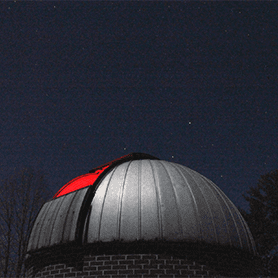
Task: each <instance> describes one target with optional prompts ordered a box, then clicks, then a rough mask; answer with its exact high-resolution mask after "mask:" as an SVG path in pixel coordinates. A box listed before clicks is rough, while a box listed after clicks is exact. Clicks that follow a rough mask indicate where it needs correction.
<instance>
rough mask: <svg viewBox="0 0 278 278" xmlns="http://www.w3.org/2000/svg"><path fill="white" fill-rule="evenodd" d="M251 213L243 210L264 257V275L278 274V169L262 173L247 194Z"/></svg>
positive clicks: (246, 198)
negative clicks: (255, 184)
mask: <svg viewBox="0 0 278 278" xmlns="http://www.w3.org/2000/svg"><path fill="white" fill-rule="evenodd" d="M243 197H244V198H245V200H247V201H248V202H249V206H250V213H247V212H245V211H243V210H241V212H242V214H243V216H244V218H245V219H246V221H247V223H248V226H249V228H250V230H251V232H252V235H253V237H254V240H255V242H256V246H257V251H258V253H259V255H260V256H261V258H262V262H263V266H264V273H263V275H275V276H276V275H278V170H275V171H272V172H270V173H267V174H265V175H262V176H261V178H260V179H259V181H258V184H257V186H256V187H251V188H250V190H249V191H247V195H245V194H244V195H243Z"/></svg>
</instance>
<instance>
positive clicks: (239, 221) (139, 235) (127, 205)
mask: <svg viewBox="0 0 278 278" xmlns="http://www.w3.org/2000/svg"><path fill="white" fill-rule="evenodd" d="M87 222H88V223H87V224H88V225H87V229H88V230H87V231H86V232H84V233H83V234H84V235H87V238H85V239H83V240H84V241H85V242H89V243H91V242H96V241H112V240H123V241H132V240H138V239H147V240H149V239H155V238H158V239H165V240H170V241H178V240H184V239H186V240H187V239H188V240H204V241H205V242H209V243H219V244H229V245H232V246H236V247H240V248H242V249H245V250H249V251H250V252H255V244H254V241H253V238H252V236H251V233H250V231H249V229H248V227H247V224H246V223H245V221H244V219H243V218H242V216H241V215H240V213H239V211H238V210H237V208H236V207H235V206H234V205H233V203H232V202H231V201H230V200H229V199H228V197H227V196H226V195H225V194H224V193H223V192H222V191H221V190H220V189H219V188H218V187H217V186H216V185H215V184H214V183H213V182H211V181H210V180H208V179H207V178H205V177H203V176H202V175H200V174H199V173H197V172H195V171H193V170H190V169H189V168H187V167H185V166H182V165H179V164H175V163H171V162H166V161H162V160H147V159H144V160H135V161H129V162H125V163H123V164H120V165H118V166H116V167H115V168H114V169H113V170H112V171H111V172H110V173H108V174H107V176H106V177H105V178H104V179H103V180H102V182H101V183H100V185H99V187H98V189H97V191H96V194H95V196H94V198H93V200H92V202H91V213H90V214H89V216H88V219H87Z"/></svg>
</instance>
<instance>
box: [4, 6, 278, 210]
mask: <svg viewBox="0 0 278 278" xmlns="http://www.w3.org/2000/svg"><path fill="white" fill-rule="evenodd" d="M0 12H1V16H0V28H1V29H0V62H1V66H0V89H1V104H0V107H1V129H0V131H1V142H0V146H1V153H0V154H1V159H0V163H1V165H0V178H1V179H4V178H6V177H8V176H9V175H10V174H12V173H13V172H14V170H17V169H20V168H22V167H26V166H28V167H33V168H35V169H42V170H43V171H44V172H45V173H46V174H47V180H48V183H49V184H50V187H51V190H53V195H54V194H55V193H56V192H57V191H58V190H59V189H60V188H61V187H62V186H63V185H64V184H65V183H67V182H68V181H70V180H71V179H73V178H75V177H77V176H79V175H82V174H85V173H87V172H88V171H89V170H91V169H92V168H94V167H96V166H99V165H101V164H104V163H106V162H108V161H111V160H113V159H115V158H118V157H120V156H123V155H125V154H128V153H131V152H144V153H148V154H151V155H153V156H156V157H158V158H160V159H163V160H168V161H172V162H176V163H179V164H182V165H185V166H187V167H189V168H191V169H193V170H195V171H197V172H199V173H201V174H203V175H204V176H206V177H207V178H209V179H211V180H212V181H213V182H215V183H216V184H217V185H218V186H219V187H220V188H221V189H222V190H223V191H224V193H225V194H226V195H227V196H228V197H229V198H230V199H231V200H232V201H233V202H234V203H235V205H237V206H240V207H242V208H244V209H248V203H247V202H246V201H245V200H244V198H243V197H242V196H241V194H242V193H244V192H246V190H248V188H249V187H250V186H255V185H256V184H257V181H258V179H259V177H260V175H262V174H265V173H267V172H269V171H272V170H274V169H277V168H278V166H277V157H278V145H277V137H278V129H277V126H278V112H277V107H278V90H277V89H278V78H277V77H278V59H277V58H278V16H277V15H278V3H277V2H274V3H272V2H263V3H257V2H88V1H87V2H79V1H76V2H48V1H45V2H16V1H14V2H12V1H11V2H2V3H1V4H0Z"/></svg>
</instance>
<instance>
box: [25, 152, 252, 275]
mask: <svg viewBox="0 0 278 278" xmlns="http://www.w3.org/2000/svg"><path fill="white" fill-rule="evenodd" d="M256 258H257V257H256V248H255V243H254V240H253V238H252V235H251V233H250V230H249V228H248V226H247V224H246V222H245V220H244V219H243V217H242V216H241V214H240V212H239V211H238V210H237V208H236V207H235V205H234V204H233V203H232V202H231V201H230V200H229V199H228V197H227V196H226V195H225V194H224V193H223V192H222V191H221V190H220V189H219V188H218V187H217V186H216V185H215V184H214V183H213V182H212V181H210V180H209V179H207V178H205V177H204V176H202V175H201V174H199V173H197V172H195V171H193V170H191V169H189V168H187V167H185V166H182V165H180V164H176V163H173V162H168V161H164V160H160V159H158V158H156V157H153V156H151V155H148V154H142V153H131V154H129V155H126V156H124V157H121V158H119V159H116V160H114V161H112V162H108V163H106V164H104V165H102V166H99V167H97V168H94V169H93V170H91V171H90V172H89V173H88V174H85V175H82V176H80V177H77V178H75V179H73V180H72V181H70V182H69V183H67V184H66V185H65V186H63V187H62V188H61V189H60V190H59V191H58V192H57V193H56V194H55V195H54V197H53V198H52V199H51V200H49V201H48V202H46V203H45V204H44V205H43V206H42V208H41V210H40V211H39V213H38V215H37V218H36V220H35V223H34V226H33V229H32V232H31V234H30V237H29V243H28V249H27V257H26V262H25V265H26V268H27V277H29V278H31V277H53V278H58V277H59V278H60V277H61V278H64V277H110V278H112V277H125V278H128V277H168V278H170V277H200V278H201V277H220V276H221V277H223V276H224V277H225V276H226V277H231V276H237V277H244V276H249V277H250V276H252V275H255V274H256V273H255V271H256V270H255V267H254V265H255V262H256Z"/></svg>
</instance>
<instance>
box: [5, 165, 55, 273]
mask: <svg viewBox="0 0 278 278" xmlns="http://www.w3.org/2000/svg"><path fill="white" fill-rule="evenodd" d="M49 198H50V191H49V190H48V186H47V185H46V181H45V176H44V174H43V173H41V172H40V171H35V170H33V169H30V168H24V169H22V170H20V171H18V172H15V174H14V175H12V176H11V177H9V178H8V179H6V180H4V181H2V184H1V186H0V235H1V236H0V276H2V277H11V276H13V277H14V276H15V277H20V276H24V274H25V269H24V260H25V256H26V250H27V244H28V238H29V235H30V232H31V229H32V226H33V224H34V221H35V218H36V215H37V213H38V211H39V209H40V207H41V206H42V204H43V203H44V202H45V201H46V200H47V199H49Z"/></svg>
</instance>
